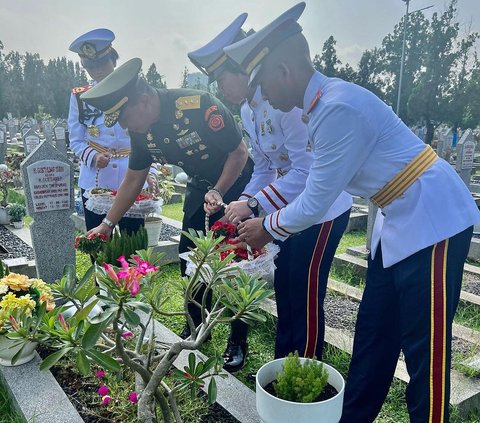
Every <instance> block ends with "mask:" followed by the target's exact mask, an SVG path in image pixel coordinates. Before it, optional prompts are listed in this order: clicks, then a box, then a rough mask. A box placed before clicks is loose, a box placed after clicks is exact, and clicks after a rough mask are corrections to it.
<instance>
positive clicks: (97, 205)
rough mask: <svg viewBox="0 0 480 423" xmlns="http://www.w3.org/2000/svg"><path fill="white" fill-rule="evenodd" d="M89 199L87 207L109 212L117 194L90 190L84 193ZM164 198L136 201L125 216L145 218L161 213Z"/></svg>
mask: <svg viewBox="0 0 480 423" xmlns="http://www.w3.org/2000/svg"><path fill="white" fill-rule="evenodd" d="M84 196H85V198H87V201H86V202H85V207H86V208H87V209H88V210H90V211H92V212H93V213H96V214H107V213H108V211H109V210H110V208H111V207H112V204H113V202H114V201H115V196H113V195H108V194H107V195H105V194H91V192H90V190H86V191H85V193H84ZM162 205H163V200H162V199H161V198H158V199H156V200H142V201H135V202H134V203H133V204H132V207H130V208H129V209H128V211H127V212H126V213H125V214H124V216H125V217H133V218H143V217H145V216H146V215H148V214H152V213H154V214H160V213H161V211H162Z"/></svg>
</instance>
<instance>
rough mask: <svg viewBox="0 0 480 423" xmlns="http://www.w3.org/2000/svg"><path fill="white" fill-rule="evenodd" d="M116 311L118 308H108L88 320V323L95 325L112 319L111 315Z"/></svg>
mask: <svg viewBox="0 0 480 423" xmlns="http://www.w3.org/2000/svg"><path fill="white" fill-rule="evenodd" d="M117 310H118V306H113V307H109V308H107V309H106V310H105V311H104V312H103V313H100V314H99V315H98V316H95V317H92V318H91V319H90V323H92V324H97V323H101V322H104V321H105V320H106V319H108V318H110V317H112V315H113V314H115V313H116V311H117Z"/></svg>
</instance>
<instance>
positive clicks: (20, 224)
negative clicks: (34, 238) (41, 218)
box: [12, 221, 23, 229]
mask: <svg viewBox="0 0 480 423" xmlns="http://www.w3.org/2000/svg"><path fill="white" fill-rule="evenodd" d="M12 225H13V227H14V228H15V229H21V228H23V221H20V222H12Z"/></svg>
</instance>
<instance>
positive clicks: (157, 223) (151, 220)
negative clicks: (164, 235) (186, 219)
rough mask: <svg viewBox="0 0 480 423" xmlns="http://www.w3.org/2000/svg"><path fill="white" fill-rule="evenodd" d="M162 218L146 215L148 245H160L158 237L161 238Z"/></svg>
mask: <svg viewBox="0 0 480 423" xmlns="http://www.w3.org/2000/svg"><path fill="white" fill-rule="evenodd" d="M162 224H163V222H162V219H161V218H160V217H146V218H145V229H146V231H147V236H148V246H149V247H154V246H156V245H158V239H159V238H160V232H161V230H162Z"/></svg>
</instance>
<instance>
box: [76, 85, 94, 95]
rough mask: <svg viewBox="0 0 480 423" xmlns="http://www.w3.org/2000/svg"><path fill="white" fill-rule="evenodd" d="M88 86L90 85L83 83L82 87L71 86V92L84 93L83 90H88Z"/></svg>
mask: <svg viewBox="0 0 480 423" xmlns="http://www.w3.org/2000/svg"><path fill="white" fill-rule="evenodd" d="M89 88H90V85H84V86H83V87H75V88H72V94H81V93H84V92H85V91H88V89H89Z"/></svg>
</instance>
